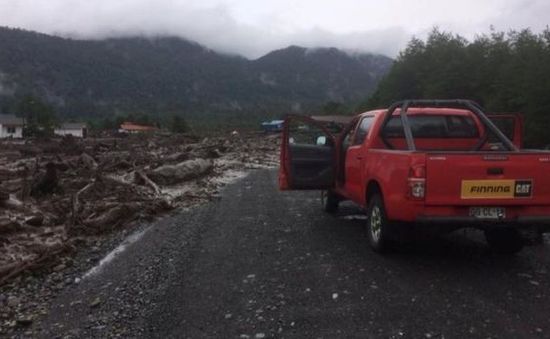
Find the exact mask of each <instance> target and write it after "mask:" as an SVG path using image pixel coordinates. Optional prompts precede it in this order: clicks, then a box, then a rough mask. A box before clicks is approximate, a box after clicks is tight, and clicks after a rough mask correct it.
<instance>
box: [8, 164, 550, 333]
mask: <svg viewBox="0 0 550 339" xmlns="http://www.w3.org/2000/svg"><path fill="white" fill-rule="evenodd" d="M276 183H277V178H276V173H275V171H273V170H260V171H256V172H253V173H251V174H250V175H249V176H248V177H246V178H244V179H241V180H240V181H238V182H237V183H235V184H232V185H230V186H228V187H227V188H226V189H225V190H224V191H223V193H222V195H221V199H220V200H218V201H216V202H212V203H209V204H207V205H205V206H203V207H199V208H197V209H193V210H191V211H187V212H182V213H179V214H176V215H174V216H172V217H169V218H165V219H163V220H162V221H160V222H158V223H156V224H154V225H152V226H150V227H147V228H144V229H142V230H141V231H139V232H138V233H136V234H134V235H133V237H131V239H129V240H127V242H128V244H127V246H126V245H124V246H122V247H121V248H119V249H118V250H117V253H118V254H116V253H115V254H116V255H111V257H113V256H114V259H112V260H111V261H110V262H108V263H106V264H104V265H103V266H101V267H98V268H96V269H94V270H92V271H91V272H89V273H88V274H87V275H86V276H84V277H82V279H81V281H80V282H79V283H78V284H73V285H71V286H70V287H69V288H67V290H66V291H64V292H63V293H62V294H61V296H60V297H58V299H57V300H56V301H55V302H54V305H55V307H54V308H53V309H52V310H50V311H49V312H48V314H47V315H46V316H45V317H44V318H43V319H42V320H40V321H38V320H37V321H34V322H33V324H32V325H31V326H30V327H29V329H27V330H26V331H24V332H20V334H19V335H20V336H23V337H24V336H36V337H44V338H53V337H67V338H71V337H73V338H85V337H96V338H105V337H146V338H205V337H209V338H371V337H372V338H379V337H380V338H464V337H470V338H477V337H480V338H481V337H482V338H486V337H491V338H526V337H535V338H536V337H541V338H542V337H549V336H550V318H549V314H550V302H549V295H548V291H549V281H548V280H549V279H548V278H549V274H550V259H549V258H550V253H549V251H548V247H547V246H538V247H532V248H529V249H527V250H525V251H524V252H522V253H520V254H519V255H517V256H515V257H511V258H510V257H504V256H498V255H495V254H492V253H491V252H489V250H488V249H487V247H486V246H485V244H484V243H482V242H480V241H478V240H477V239H476V238H475V237H472V236H471V235H469V234H468V235H466V236H465V235H463V234H458V235H454V236H451V237H448V238H445V239H443V240H441V241H436V242H429V243H422V244H418V243H417V244H413V245H406V246H405V245H404V246H402V247H400V248H398V249H397V250H396V251H395V252H394V253H391V254H388V255H385V256H381V255H379V254H375V253H373V252H372V251H371V250H370V249H369V248H368V246H367V242H366V238H365V231H364V229H363V223H364V219H362V217H361V215H360V210H358V209H356V208H354V207H352V206H351V205H350V206H347V207H345V208H343V209H342V211H340V212H339V214H338V215H336V216H331V215H327V214H324V213H323V212H321V210H320V203H319V199H318V193H316V192H288V193H281V192H278V191H277V187H276ZM108 259H109V258H108ZM104 261H108V260H104Z"/></svg>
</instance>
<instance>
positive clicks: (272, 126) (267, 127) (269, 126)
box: [262, 120, 284, 133]
mask: <svg viewBox="0 0 550 339" xmlns="http://www.w3.org/2000/svg"><path fill="white" fill-rule="evenodd" d="M283 123H284V120H272V121H266V122H262V130H263V131H264V132H266V133H276V132H281V131H282V130H283Z"/></svg>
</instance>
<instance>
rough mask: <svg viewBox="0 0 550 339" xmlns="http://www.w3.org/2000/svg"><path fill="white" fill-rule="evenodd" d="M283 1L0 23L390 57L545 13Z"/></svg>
mask: <svg viewBox="0 0 550 339" xmlns="http://www.w3.org/2000/svg"><path fill="white" fill-rule="evenodd" d="M281 1H282V2H283V3H281ZM285 1H286V2H285ZM287 2H288V1H287V0H278V2H277V1H275V0H273V1H271V0H264V2H262V4H261V5H260V4H258V3H257V2H254V1H252V0H242V1H241V0H240V1H239V2H236V1H235V0H203V1H201V2H196V1H192V0H156V1H150V0H116V1H113V0H94V1H89V0H48V1H36V0H1V1H0V25H3V26H10V27H19V28H24V29H29V30H35V31H39V32H44V33H48V34H56V35H61V36H69V37H74V38H85V39H89V38H93V39H99V38H105V37H120V36H135V35H144V36H158V35H170V36H179V37H182V38H186V39H189V40H194V41H197V42H199V43H201V44H203V45H205V46H207V47H209V48H212V49H215V50H218V51H222V52H226V53H231V54H240V55H244V56H246V57H249V58H257V57H260V56H262V55H264V54H266V53H268V52H269V51H271V50H273V49H278V48H284V47H286V46H288V45H301V46H305V47H338V48H343V49H347V50H355V51H368V52H373V53H381V54H385V55H389V56H396V55H397V53H398V52H399V50H401V49H402V48H403V47H404V46H405V45H406V43H407V41H408V40H409V39H410V38H411V36H412V35H413V34H414V35H419V36H423V35H425V32H427V31H429V29H430V28H431V27H433V26H435V25H437V26H439V27H441V28H442V29H452V30H453V31H454V32H456V33H459V34H464V35H465V36H466V37H468V38H471V37H473V36H475V34H478V33H483V32H486V31H488V30H489V27H490V26H491V25H495V27H496V28H497V29H503V30H507V29H508V28H509V27H512V28H516V27H520V28H521V27H528V26H533V28H534V29H535V30H538V29H543V28H544V27H545V26H546V22H547V18H546V13H549V12H550V4H548V3H547V2H546V1H543V0H510V1H507V2H506V4H502V2H500V1H496V0H487V1H486V2H483V3H482V4H481V3H480V4H479V5H478V6H477V7H478V8H477V10H476V9H475V8H471V9H469V8H467V7H468V6H473V5H474V4H475V3H476V2H475V1H474V0H463V2H464V4H462V5H461V4H458V5H457V4H456V3H452V4H448V6H445V5H444V4H442V3H441V2H440V1H436V0H426V1H423V2H422V3H419V4H418V5H416V4H414V6H413V4H412V2H408V1H402V0H391V1H390V0H389V1H388V2H383V3H381V2H379V1H371V0H363V1H356V0H340V2H341V3H340V2H339V4H335V3H333V2H327V1H324V0H316V1H314V0H302V1H300V3H299V4H296V3H295V2H288V4H287ZM293 6H294V7H293ZM457 6H458V7H457ZM460 6H461V7H460ZM332 10H333V11H334V12H333V11H332ZM419 13H420V14H419ZM451 14H452V15H451ZM462 17H464V18H462Z"/></svg>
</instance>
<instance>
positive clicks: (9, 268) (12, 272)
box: [0, 243, 71, 286]
mask: <svg viewBox="0 0 550 339" xmlns="http://www.w3.org/2000/svg"><path fill="white" fill-rule="evenodd" d="M70 248H71V246H70V245H69V244H66V243H65V244H59V245H58V246H57V247H55V248H52V249H50V250H49V251H48V252H46V253H44V254H42V255H41V256H40V257H38V258H37V259H35V260H31V261H27V262H19V263H13V264H8V265H6V266H4V267H0V286H3V285H4V284H5V283H7V282H8V281H9V280H10V279H12V278H14V277H16V276H18V275H19V274H21V273H23V272H25V271H27V270H30V269H37V268H39V267H42V266H44V265H45V264H46V263H47V262H48V261H49V260H50V259H52V258H54V257H57V256H58V255H59V254H61V253H63V252H65V251H67V250H69V249H70Z"/></svg>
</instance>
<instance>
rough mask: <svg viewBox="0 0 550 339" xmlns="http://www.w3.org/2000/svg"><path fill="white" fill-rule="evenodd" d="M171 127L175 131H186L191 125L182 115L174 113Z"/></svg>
mask: <svg viewBox="0 0 550 339" xmlns="http://www.w3.org/2000/svg"><path fill="white" fill-rule="evenodd" d="M169 129H170V131H171V132H173V133H185V132H188V131H189V125H187V121H185V119H184V118H182V117H181V116H179V115H173V116H172V118H171V119H170V125H169Z"/></svg>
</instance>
